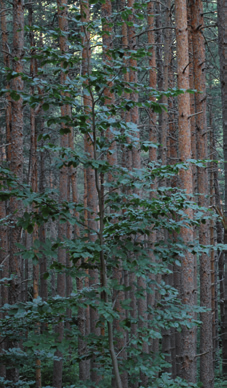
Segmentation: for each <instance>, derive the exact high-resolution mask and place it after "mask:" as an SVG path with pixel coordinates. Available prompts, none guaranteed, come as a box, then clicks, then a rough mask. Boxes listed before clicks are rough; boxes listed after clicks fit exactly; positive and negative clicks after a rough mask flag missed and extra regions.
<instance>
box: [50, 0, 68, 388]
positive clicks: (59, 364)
mask: <svg viewBox="0 0 227 388" xmlns="http://www.w3.org/2000/svg"><path fill="white" fill-rule="evenodd" d="M57 6H58V24H59V28H60V30H61V31H63V32H67V31H68V19H67V14H68V10H67V1H66V0H57ZM59 45H60V50H61V52H62V54H63V55H64V54H65V53H67V51H68V45H67V39H66V36H65V35H64V34H62V35H61V36H60V38H59ZM65 81H66V74H65V72H64V71H62V72H61V81H60V82H61V85H64V84H65ZM67 113H68V111H67V107H66V105H63V106H61V116H62V117H64V116H66V115H67ZM62 128H63V129H64V128H65V124H62ZM60 145H61V147H64V148H67V147H68V135H67V134H65V135H62V136H61V140H60ZM67 187H68V171H67V168H66V167H65V166H64V167H62V168H61V170H60V177H59V201H60V203H62V202H63V201H67V194H68V193H67ZM58 236H59V239H60V240H61V241H63V240H64V238H65V237H66V236H67V223H59V225H58ZM58 261H59V263H61V264H62V265H63V266H65V265H66V250H65V249H64V248H59V250H58ZM57 294H58V295H60V296H62V297H65V296H66V276H65V273H64V272H63V273H59V274H58V277H57ZM56 333H57V334H58V339H57V341H58V342H60V343H61V342H62V341H63V338H64V322H59V323H58V325H57V326H56ZM55 355H56V356H57V357H59V358H60V359H61V360H59V361H54V370H53V385H54V387H56V388H61V386H62V370H63V360H62V358H63V354H62V352H61V351H59V350H57V351H56V353H55Z"/></svg>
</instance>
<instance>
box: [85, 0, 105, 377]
mask: <svg viewBox="0 0 227 388" xmlns="http://www.w3.org/2000/svg"><path fill="white" fill-rule="evenodd" d="M81 14H82V21H83V22H84V23H88V22H89V20H90V5H89V1H88V0H81ZM89 73H90V33H89V31H88V30H87V27H86V24H85V25H84V26H83V51H82V75H84V76H85V77H86V76H88V75H89ZM86 84H87V82H85V85H84V87H85V88H86ZM83 100H84V112H85V114H86V115H92V117H91V121H92V120H93V119H94V111H93V109H94V104H93V103H94V101H93V96H92V95H91V94H90V95H89V96H88V95H87V94H86V93H84V95H83ZM91 138H92V135H91V137H90V134H86V135H85V137H84V148H85V152H86V153H87V155H88V156H89V158H90V159H94V145H93V142H92V141H91ZM86 187H87V206H88V208H89V209H91V210H92V212H88V213H87V216H88V218H87V220H88V230H89V231H88V236H89V240H90V241H93V242H94V241H95V240H96V230H97V222H96V221H95V218H96V215H97V209H98V198H97V190H96V182H95V171H94V169H92V168H91V167H89V168H87V170H86ZM89 283H90V286H91V287H95V285H97V284H98V283H99V275H98V271H97V270H96V269H92V270H90V279H89ZM89 315H90V317H89V318H90V333H92V334H94V335H96V336H99V335H100V328H99V327H97V326H96V325H97V321H98V318H99V317H98V313H97V311H96V310H94V309H90V313H89ZM91 381H92V382H93V383H98V382H99V381H100V376H99V375H98V374H97V364H96V362H95V358H94V357H93V358H92V360H91Z"/></svg>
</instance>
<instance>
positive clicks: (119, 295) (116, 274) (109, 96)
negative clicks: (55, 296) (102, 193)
mask: <svg viewBox="0 0 227 388" xmlns="http://www.w3.org/2000/svg"><path fill="white" fill-rule="evenodd" d="M111 16H112V4H111V1H110V0H106V2H105V3H103V4H102V18H103V20H104V21H103V28H102V29H103V32H106V33H105V34H103V61H104V64H105V65H106V68H107V74H108V67H109V66H113V63H112V57H111V56H110V55H109V51H110V50H111V49H112V34H113V29H112V27H111ZM126 31H127V30H126ZM110 77H111V76H110V75H109V74H108V75H107V80H106V82H107V83H108V87H106V88H105V90H104V97H105V105H108V106H111V105H114V103H115V98H114V94H113V93H112V92H111V91H110V88H111V86H112V82H111V80H110V79H109V78H110ZM106 137H107V141H108V142H109V152H108V153H107V160H108V162H109V164H110V165H111V166H116V165H117V148H116V142H114V135H113V133H112V132H111V130H110V128H108V129H107V133H106ZM108 181H109V182H112V181H113V176H112V174H111V173H109V174H108ZM110 211H112V210H111V209H110ZM113 278H114V279H115V280H117V283H118V284H124V271H123V269H122V267H121V266H120V265H118V266H117V267H116V268H114V269H113ZM113 300H114V303H115V309H116V310H117V311H118V312H119V314H120V320H114V322H113V328H114V329H115V333H118V334H120V337H117V338H115V341H116V348H117V353H119V352H120V354H121V356H120V359H121V360H125V359H126V357H127V355H126V351H125V345H126V336H125V330H124V329H122V327H121V326H120V322H121V321H122V320H124V319H125V312H124V310H123V309H122V307H121V302H122V301H123V300H124V292H122V291H120V292H119V291H115V292H114V295H113ZM121 381H122V385H123V387H124V388H127V387H128V375H127V372H123V373H122V374H121ZM112 386H113V388H114V387H117V381H116V378H115V376H114V378H113V380H112Z"/></svg>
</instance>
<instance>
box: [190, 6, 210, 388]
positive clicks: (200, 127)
mask: <svg viewBox="0 0 227 388" xmlns="http://www.w3.org/2000/svg"><path fill="white" fill-rule="evenodd" d="M190 5H191V16H192V19H191V22H192V44H193V65H194V82H195V89H196V90H198V91H199V92H200V93H202V94H199V93H196V94H195V103H196V105H195V110H196V113H197V115H196V131H197V146H198V159H202V160H206V159H207V125H206V79H205V45H204V37H203V33H202V29H201V28H202V27H203V6H202V1H201V0H196V1H192V2H191V4H190ZM198 192H199V193H200V195H199V200H198V201H199V205H200V206H202V207H208V205H209V203H208V199H207V194H208V173H207V168H200V167H198ZM199 241H200V244H202V245H209V243H210V237H209V227H208V225H207V224H201V225H200V229H199ZM200 304H201V306H203V307H206V308H207V309H210V308H211V266H210V257H209V256H208V255H207V254H205V253H203V254H201V257H200ZM201 321H202V327H201V331H200V353H201V357H200V380H201V382H202V383H203V385H204V386H205V387H207V388H212V387H213V384H214V372H213V344H212V317H211V312H210V311H208V312H206V313H202V314H201ZM208 371H209V373H208Z"/></svg>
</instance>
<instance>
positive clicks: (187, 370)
mask: <svg viewBox="0 0 227 388" xmlns="http://www.w3.org/2000/svg"><path fill="white" fill-rule="evenodd" d="M175 7H176V11H175V17H176V42H177V76H178V87H179V88H180V89H186V90H187V89H189V68H188V64H189V52H188V29H187V4H186V1H185V0H176V2H175ZM178 109H179V119H178V128H179V157H180V160H181V161H185V160H187V159H191V154H192V151H191V129H190V122H189V120H188V117H189V115H190V96H189V94H188V93H185V94H182V95H180V96H179V97H178ZM180 179H181V186H182V189H184V190H186V193H187V195H188V196H189V197H191V196H192V194H193V176H192V169H191V167H189V169H188V170H181V172H180ZM186 212H187V215H188V217H190V218H192V216H193V213H192V210H191V209H188V210H187V211H186ZM181 235H182V238H183V240H184V241H185V243H188V242H190V241H193V230H192V228H187V229H186V228H182V230H181ZM181 269H182V273H181V278H182V280H181V284H182V302H183V303H186V304H188V305H189V306H193V305H194V300H195V298H194V292H195V290H194V256H193V255H192V254H191V253H189V252H185V256H184V258H183V259H182V267H181ZM192 316H193V314H192ZM181 345H182V354H181V357H182V366H181V367H182V377H183V378H185V380H186V381H188V382H195V381H196V363H195V361H196V358H195V356H196V347H195V329H194V328H191V329H187V328H186V327H184V328H183V331H182V344H181Z"/></svg>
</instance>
